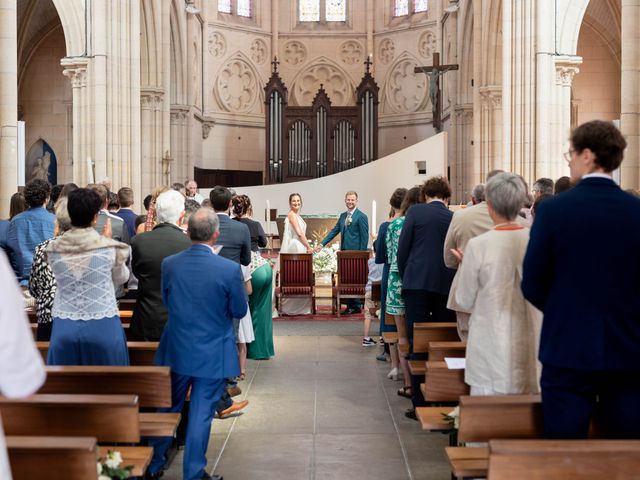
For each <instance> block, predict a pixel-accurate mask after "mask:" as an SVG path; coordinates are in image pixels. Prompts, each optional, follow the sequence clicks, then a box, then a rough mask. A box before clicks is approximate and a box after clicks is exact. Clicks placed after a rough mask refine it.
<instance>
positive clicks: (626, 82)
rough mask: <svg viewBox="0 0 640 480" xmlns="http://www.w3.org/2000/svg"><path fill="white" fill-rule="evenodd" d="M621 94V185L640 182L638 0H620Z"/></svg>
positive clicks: (632, 186)
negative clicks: (622, 137) (622, 159)
mask: <svg viewBox="0 0 640 480" xmlns="http://www.w3.org/2000/svg"><path fill="white" fill-rule="evenodd" d="M621 38H622V97H621V104H622V108H621V115H620V120H621V121H620V128H621V130H622V134H623V135H624V136H625V138H626V139H627V149H626V151H625V155H624V162H622V167H621V174H620V178H621V183H622V188H634V189H637V188H639V186H640V158H638V156H639V155H640V45H639V42H640V0H622V37H621Z"/></svg>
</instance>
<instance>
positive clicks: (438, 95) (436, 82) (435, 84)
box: [413, 53, 458, 132]
mask: <svg viewBox="0 0 640 480" xmlns="http://www.w3.org/2000/svg"><path fill="white" fill-rule="evenodd" d="M450 70H458V65H440V54H439V53H434V54H433V65H430V66H424V67H416V68H414V69H413V71H414V73H424V74H425V75H427V77H429V96H430V97H431V111H432V113H433V128H434V129H435V130H436V132H441V131H442V91H441V90H440V77H441V76H442V75H444V74H445V73H446V72H448V71H450Z"/></svg>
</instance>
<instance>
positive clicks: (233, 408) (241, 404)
mask: <svg viewBox="0 0 640 480" xmlns="http://www.w3.org/2000/svg"><path fill="white" fill-rule="evenodd" d="M247 405H249V400H242V401H241V402H233V405H231V406H230V407H229V408H226V409H224V410H223V411H221V412H220V413H219V414H218V417H219V418H227V417H228V416H229V415H231V414H232V413H235V412H239V411H240V410H242V409H243V408H244V407H246V406H247Z"/></svg>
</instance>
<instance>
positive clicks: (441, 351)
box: [409, 342, 467, 376]
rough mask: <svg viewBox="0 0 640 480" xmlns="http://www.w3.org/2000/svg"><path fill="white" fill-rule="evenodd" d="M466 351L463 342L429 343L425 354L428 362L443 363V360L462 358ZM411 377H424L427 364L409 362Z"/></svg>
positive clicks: (422, 361)
mask: <svg viewBox="0 0 640 480" xmlns="http://www.w3.org/2000/svg"><path fill="white" fill-rule="evenodd" d="M466 350H467V344H466V343H465V342H429V345H428V346H427V353H428V354H429V360H431V361H436V362H444V359H445V358H464V356H465V353H466ZM409 371H410V372H411V375H420V376H421V375H424V374H425V373H426V371H427V364H426V362H425V361H424V360H409Z"/></svg>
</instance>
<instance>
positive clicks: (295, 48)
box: [283, 40, 307, 66]
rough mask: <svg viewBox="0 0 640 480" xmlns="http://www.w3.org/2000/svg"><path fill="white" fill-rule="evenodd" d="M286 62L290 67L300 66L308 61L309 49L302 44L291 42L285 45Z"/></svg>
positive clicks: (295, 41)
mask: <svg viewBox="0 0 640 480" xmlns="http://www.w3.org/2000/svg"><path fill="white" fill-rule="evenodd" d="M283 53H284V55H283V57H284V61H285V62H287V63H288V64H289V65H294V66H295V65H300V64H301V63H303V62H304V61H305V60H306V59H307V49H306V47H305V46H304V44H303V43H302V42H299V41H297V40H291V41H289V42H287V43H286V44H285V45H284V50H283Z"/></svg>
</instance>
